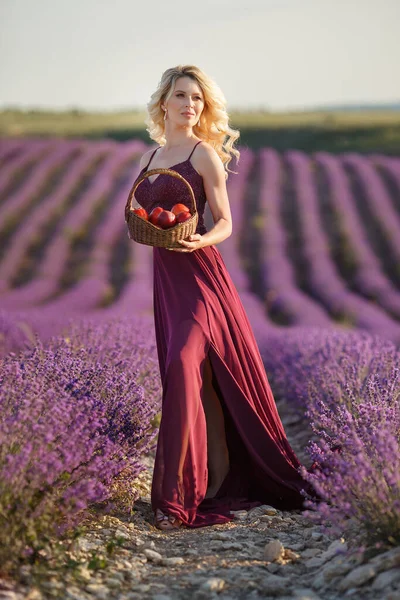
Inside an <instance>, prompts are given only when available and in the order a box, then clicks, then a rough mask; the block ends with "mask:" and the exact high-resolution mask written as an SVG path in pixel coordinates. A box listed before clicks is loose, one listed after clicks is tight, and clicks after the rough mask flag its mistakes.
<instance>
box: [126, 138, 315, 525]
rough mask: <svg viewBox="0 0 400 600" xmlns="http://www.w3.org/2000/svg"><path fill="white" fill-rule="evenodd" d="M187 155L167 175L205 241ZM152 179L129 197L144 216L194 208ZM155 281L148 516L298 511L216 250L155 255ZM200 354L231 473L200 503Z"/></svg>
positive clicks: (298, 498)
mask: <svg viewBox="0 0 400 600" xmlns="http://www.w3.org/2000/svg"><path fill="white" fill-rule="evenodd" d="M198 143H200V142H198ZM196 146H197V144H196ZM196 146H195V147H194V148H193V150H192V153H193V151H194V149H195V148H196ZM157 149H158V148H157ZM157 149H156V150H157ZM156 150H155V151H154V152H156ZM192 153H191V154H190V156H189V158H188V159H187V160H186V161H184V162H181V163H178V164H176V165H172V167H171V168H172V169H173V170H175V171H177V172H178V173H180V174H181V175H182V176H183V177H185V178H186V179H187V180H188V181H189V183H190V184H191V186H192V188H193V191H194V194H195V197H196V204H197V211H198V213H199V221H198V225H197V229H196V232H197V233H200V234H204V233H206V231H207V229H206V228H205V226H204V222H203V213H204V208H205V203H206V195H205V191H204V187H203V179H202V177H201V175H200V174H199V173H198V172H197V171H196V170H195V168H194V167H193V166H192V163H191V162H190V157H191V155H192ZM153 156H154V153H153V154H152V156H151V158H150V161H149V163H148V165H147V166H146V167H144V169H143V170H142V171H141V172H140V174H139V176H140V175H141V174H142V173H143V172H144V171H145V170H147V169H148V167H149V164H150V162H151V160H152V158H153ZM139 176H138V178H139ZM152 177H153V178H154V177H156V179H153V183H151V182H150V181H149V178H146V179H145V180H144V181H142V182H141V183H140V185H139V186H138V188H137V190H136V192H135V198H136V200H137V202H138V203H139V204H140V205H141V206H143V207H144V208H145V209H146V210H147V211H148V212H150V211H151V210H152V209H153V208H154V206H157V205H161V206H163V207H164V208H167V209H171V208H172V206H173V205H174V204H175V203H177V202H183V203H184V204H186V205H187V206H189V207H190V206H191V200H190V194H189V192H188V189H187V187H186V186H185V184H184V183H183V182H181V181H179V180H177V179H176V178H174V177H172V176H170V175H167V174H158V175H153V176H152ZM138 178H137V179H138ZM153 276H154V279H153V285H154V287H153V303H154V323H155V332H156V341H157V352H158V360H159V368H160V375H161V380H162V389H163V395H162V416H161V422H160V429H159V436H158V442H157V450H156V457H155V464H154V474H153V481H152V490H151V503H152V509H153V510H154V511H155V510H156V508H160V509H161V510H162V511H164V512H166V513H170V514H172V515H174V516H176V517H178V518H179V519H181V520H182V522H183V523H184V524H185V525H186V526H188V527H203V526H206V525H213V524H215V523H225V522H227V521H231V520H232V519H233V518H234V517H233V515H231V514H230V511H231V510H240V509H249V508H252V507H255V506H259V505H261V504H264V503H266V504H271V505H273V506H275V507H277V508H280V509H292V508H301V507H302V504H303V500H304V498H303V496H302V495H301V493H300V491H301V489H303V488H304V489H307V491H309V488H308V485H307V483H306V482H305V481H304V480H303V478H302V477H301V476H300V474H299V473H298V471H297V469H298V467H299V466H300V463H299V461H298V459H297V457H296V455H295V454H294V452H293V450H292V448H291V447H290V445H289V442H288V440H287V438H286V435H285V431H284V429H283V426H282V423H281V420H280V417H279V414H278V412H277V409H276V406H275V401H274V397H273V394H272V391H271V388H270V385H269V382H268V379H267V375H266V372H265V368H264V364H263V362H262V359H261V355H260V352H259V349H258V346H257V343H256V340H255V337H254V334H253V331H252V328H251V325H250V323H249V320H248V318H247V315H246V313H245V311H244V308H243V305H242V303H241V300H240V298H239V295H238V292H237V290H236V288H235V286H234V284H233V282H232V279H231V277H230V275H229V273H228V271H227V269H226V266H225V263H224V262H223V260H222V257H221V254H220V252H219V250H218V249H217V248H216V246H214V245H212V246H206V247H204V248H200V249H198V250H195V251H194V252H174V251H171V250H167V249H165V248H159V247H153ZM207 355H208V356H209V358H210V364H211V367H212V371H213V386H214V388H215V389H216V391H217V394H218V397H219V399H220V401H221V406H222V409H223V414H224V419H225V430H226V440H227V446H228V451H229V462H230V469H229V472H228V474H227V476H226V478H225V480H224V481H223V483H222V485H221V487H220V489H219V491H218V492H217V494H216V496H215V497H214V498H207V499H205V494H206V490H207V477H208V470H207V429H206V418H205V413H204V409H203V405H202V400H201V389H202V374H203V369H204V363H205V359H206V357H207Z"/></svg>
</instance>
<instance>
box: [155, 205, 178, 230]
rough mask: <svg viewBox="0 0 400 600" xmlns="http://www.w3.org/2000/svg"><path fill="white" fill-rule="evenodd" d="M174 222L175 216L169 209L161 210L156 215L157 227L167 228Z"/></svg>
mask: <svg viewBox="0 0 400 600" xmlns="http://www.w3.org/2000/svg"><path fill="white" fill-rule="evenodd" d="M175 223H176V216H175V215H174V213H173V212H171V211H170V210H163V211H162V212H160V214H159V215H158V219H157V223H156V225H158V227H161V228H162V229H169V228H170V227H173V226H174V225H175Z"/></svg>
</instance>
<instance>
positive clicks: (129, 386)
mask: <svg viewBox="0 0 400 600" xmlns="http://www.w3.org/2000/svg"><path fill="white" fill-rule="evenodd" d="M129 325H130V327H129ZM141 327H142V330H141ZM143 327H145V331H146V336H145V335H143V337H142V338H138V337H135V335H137V334H138V332H140V331H142V334H144V330H143ZM149 349H150V351H151V342H149V335H148V327H147V326H143V325H141V324H140V323H136V324H135V323H134V322H132V321H130V322H129V320H128V319H127V320H125V321H124V320H123V319H122V320H120V322H119V326H118V325H117V324H116V323H115V322H114V323H113V322H112V321H109V322H107V323H105V324H103V325H102V324H96V323H95V322H91V321H89V320H83V321H81V322H80V323H79V322H76V323H74V324H73V325H72V326H71V327H70V330H69V332H68V335H65V336H64V337H62V336H58V337H54V338H52V339H51V340H50V341H49V343H48V344H47V345H46V346H45V345H44V344H43V343H41V342H40V341H38V343H37V344H36V346H35V347H34V348H33V349H31V350H25V351H22V352H21V353H20V354H19V355H18V356H16V355H15V354H14V353H10V354H9V355H7V356H6V357H4V358H3V360H2V361H1V365H0V367H1V376H0V385H1V420H0V521H1V524H0V525H1V526H0V562H1V563H2V564H3V569H5V568H6V567H5V564H6V561H7V560H9V558H10V556H13V560H15V559H16V558H17V557H19V556H23V555H24V554H26V553H28V554H29V553H32V552H33V553H35V552H36V551H37V549H38V548H40V547H41V545H42V544H43V542H44V540H46V539H48V538H49V537H50V536H54V535H55V536H60V535H63V534H64V533H65V532H66V531H69V530H70V529H71V528H72V527H74V526H76V525H77V524H78V523H79V521H80V520H81V519H82V518H83V517H84V516H85V515H87V514H88V508H89V507H91V506H93V505H94V504H96V503H99V502H101V503H102V507H103V508H106V509H110V508H112V507H115V506H117V507H118V508H121V507H123V508H125V509H129V508H130V507H131V506H132V504H133V502H134V501H135V500H136V499H137V497H138V492H137V491H136V489H135V486H134V480H135V478H136V477H137V475H138V474H139V473H140V472H141V471H142V470H143V469H144V467H143V465H142V464H141V463H140V460H139V459H140V456H141V454H142V453H146V452H148V451H150V450H151V449H153V448H154V445H155V444H154V438H155V436H156V434H157V429H156V428H155V427H154V426H153V421H154V418H155V416H156V413H157V411H158V409H159V407H158V406H157V404H156V403H155V402H154V403H153V404H150V403H149V402H148V401H147V400H146V396H145V391H144V388H143V386H142V385H141V384H140V383H139V381H141V382H142V383H145V384H147V385H148V388H149V390H150V391H151V392H152V394H153V397H157V394H156V392H157V390H158V388H157V381H158V380H157V371H156V363H155V361H154V359H152V357H151V356H149V355H147V354H146V351H149ZM154 394H155V396H154Z"/></svg>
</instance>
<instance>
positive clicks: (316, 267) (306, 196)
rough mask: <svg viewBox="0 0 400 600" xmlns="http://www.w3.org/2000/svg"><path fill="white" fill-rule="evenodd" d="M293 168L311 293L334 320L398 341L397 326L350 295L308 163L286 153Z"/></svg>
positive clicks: (399, 331) (304, 158)
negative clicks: (333, 251)
mask: <svg viewBox="0 0 400 600" xmlns="http://www.w3.org/2000/svg"><path fill="white" fill-rule="evenodd" d="M286 158H287V161H288V163H289V164H290V165H291V167H292V169H293V176H294V180H295V189H296V195H297V202H298V205H299V215H300V229H301V235H302V250H303V253H304V255H305V258H306V261H307V278H308V283H309V286H310V288H311V290H312V293H313V294H314V295H315V296H316V297H318V298H319V299H320V300H321V302H322V303H323V304H324V305H325V306H326V307H327V308H328V309H329V311H330V312H331V313H332V314H333V315H335V316H336V317H341V318H343V317H345V318H346V320H347V321H350V324H351V325H352V326H356V327H360V328H362V329H366V330H368V331H370V332H372V333H378V334H381V335H383V337H387V338H388V339H392V340H393V341H395V342H396V343H399V342H400V325H399V324H398V323H396V322H395V321H394V320H393V319H391V318H389V317H388V316H387V315H386V314H385V313H384V312H383V311H382V310H381V309H380V308H379V307H377V306H374V305H372V304H371V303H369V302H367V301H366V300H365V299H363V298H360V296H358V295H357V294H354V293H352V292H350V291H349V290H348V289H347V287H346V285H345V282H344V281H343V280H342V278H341V277H340V275H339V273H338V271H337V268H336V266H335V264H334V263H333V261H332V259H331V256H330V251H329V241H328V239H327V237H326V234H325V233H324V230H323V227H322V223H321V219H320V216H319V210H318V198H317V193H316V189H315V185H314V181H313V178H312V163H311V160H310V159H309V158H308V157H307V156H306V155H304V154H303V153H301V152H297V151H291V152H288V153H286Z"/></svg>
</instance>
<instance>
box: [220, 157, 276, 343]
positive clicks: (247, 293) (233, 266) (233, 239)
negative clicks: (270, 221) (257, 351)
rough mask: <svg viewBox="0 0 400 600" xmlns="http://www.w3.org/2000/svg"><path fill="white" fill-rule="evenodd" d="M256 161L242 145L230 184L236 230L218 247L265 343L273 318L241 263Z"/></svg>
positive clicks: (229, 189) (230, 197)
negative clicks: (241, 243) (241, 238)
mask: <svg viewBox="0 0 400 600" xmlns="http://www.w3.org/2000/svg"><path fill="white" fill-rule="evenodd" d="M253 163H254V152H253V151H252V150H250V149H249V148H243V149H242V150H241V156H240V161H239V165H238V166H237V169H235V170H236V171H237V172H238V174H237V175H230V176H229V178H228V184H227V189H228V196H229V202H230V207H231V214H232V225H233V233H232V235H231V236H230V237H229V238H227V239H226V240H224V241H223V242H222V243H221V244H219V245H218V250H219V251H220V253H221V256H222V258H223V261H224V263H225V265H226V268H227V270H228V272H229V274H230V276H231V278H232V281H233V284H234V285H235V287H236V289H237V291H238V294H239V296H240V299H241V301H242V303H243V306H244V309H245V311H246V314H247V317H248V319H249V322H250V323H251V326H252V329H253V331H254V334H255V336H256V339H257V342H259V343H262V341H263V340H264V339H265V338H266V337H268V335H269V334H270V332H271V331H272V330H273V329H275V327H276V325H275V324H274V323H273V322H272V321H270V319H269V317H268V313H267V311H266V309H265V306H264V304H263V302H262V301H261V300H260V299H259V298H257V297H256V296H255V295H254V294H253V293H252V292H251V290H250V281H249V277H248V275H247V274H246V272H245V269H244V268H243V266H242V260H241V256H240V253H239V247H238V246H239V230H240V227H242V226H243V224H244V223H245V219H244V212H245V206H246V191H247V184H248V182H249V176H250V172H251V167H252V165H253Z"/></svg>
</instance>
